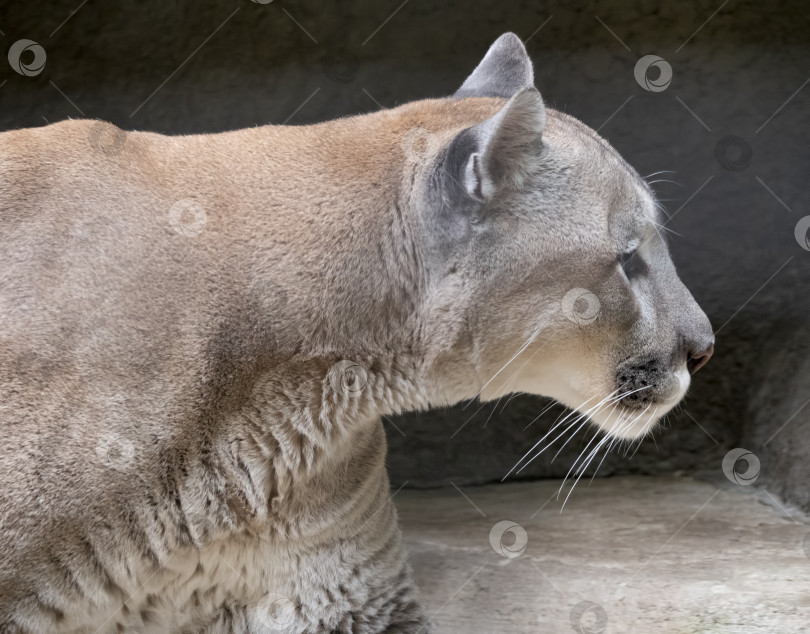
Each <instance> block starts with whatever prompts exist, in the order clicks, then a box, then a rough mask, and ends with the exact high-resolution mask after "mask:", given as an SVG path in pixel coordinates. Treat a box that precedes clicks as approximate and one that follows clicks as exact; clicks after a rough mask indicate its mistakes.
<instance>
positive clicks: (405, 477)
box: [0, 0, 810, 508]
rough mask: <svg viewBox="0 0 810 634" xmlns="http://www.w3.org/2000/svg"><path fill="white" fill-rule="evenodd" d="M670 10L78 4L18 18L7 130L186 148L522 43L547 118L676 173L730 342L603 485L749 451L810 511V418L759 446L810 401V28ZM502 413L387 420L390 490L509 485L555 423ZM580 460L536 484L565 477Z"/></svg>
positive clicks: (439, 82) (760, 14)
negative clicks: (644, 72) (662, 86)
mask: <svg viewBox="0 0 810 634" xmlns="http://www.w3.org/2000/svg"><path fill="white" fill-rule="evenodd" d="M658 4H659V3H653V2H648V1H646V0H637V1H634V2H623V1H620V0H599V1H593V2H587V1H585V0H559V1H551V2H546V3H542V2H513V3H506V2H498V1H496V0H478V1H476V2H472V3H471V2H461V1H459V0H443V1H440V2H422V1H420V0H411V1H410V2H407V3H405V4H403V3H401V2H399V1H398V0H397V1H396V2H391V3H382V4H380V3H378V4H373V3H366V2H362V1H361V0H349V1H347V2H341V3H321V2H316V1H315V0H300V1H295V2H293V1H287V0H276V1H273V2H267V3H264V2H262V1H259V2H247V1H246V0H245V1H242V2H227V3H223V2H214V1H213V0H202V1H196V2H190V1H189V2H179V1H177V2H164V1H162V0H160V1H159V0H147V1H146V2H142V3H138V4H137V5H131V6H129V7H128V8H125V7H123V5H121V6H120V7H118V8H112V6H113V5H109V4H104V3H93V2H90V3H86V4H82V5H81V6H80V8H79V9H78V10H76V11H75V13H73V12H74V9H77V6H79V3H78V2H74V1H73V0H55V1H54V2H49V3H47V4H46V3H44V2H37V1H31V0H26V1H22V0H8V1H6V2H4V3H3V4H2V6H0V31H2V33H0V42H2V45H3V49H4V55H5V52H7V51H8V50H9V48H10V47H11V45H12V43H14V42H15V41H17V40H19V39H21V38H28V39H32V40H34V41H36V42H39V43H40V44H41V45H42V46H43V47H44V48H45V50H46V52H47V63H46V66H45V69H44V71H43V72H42V73H41V74H39V75H37V76H33V77H25V76H22V75H19V74H17V73H15V72H14V71H13V70H12V69H11V66H10V65H9V64H7V63H6V61H5V59H2V60H0V129H9V128H16V127H22V126H36V125H43V124H44V123H45V122H46V121H50V122H53V121H58V120H60V119H65V118H67V117H79V116H87V117H97V118H103V119H107V120H110V121H113V122H114V123H116V124H118V125H120V126H122V127H123V128H125V129H147V130H155V131H160V132H167V133H172V134H182V133H192V132H215V131H219V130H226V129H232V128H240V127H245V126H253V125H260V124H265V123H284V122H287V123H290V124H304V123H309V122H314V121H319V120H323V119H327V118H332V117H337V116H345V115H349V114H354V113H359V112H367V111H371V110H374V109H376V108H378V107H390V106H393V105H396V104H399V103H403V102H405V101H408V100H412V99H418V98H422V97H429V96H437V95H447V94H449V93H451V92H452V91H454V90H455V88H456V87H458V86H459V85H460V84H461V82H462V81H463V80H464V78H465V76H466V75H467V74H468V73H469V72H470V70H471V69H472V68H473V67H474V66H475V64H476V63H477V61H478V60H479V58H480V57H481V56H482V55H483V53H484V52H485V51H486V49H487V47H488V45H489V44H490V43H491V42H492V41H493V40H494V39H495V38H496V37H497V36H498V35H500V34H501V33H502V32H504V31H508V30H511V31H515V32H516V33H518V35H520V36H521V37H522V38H523V39H524V40H525V41H526V42H527V48H528V51H529V53H530V54H531V56H532V58H533V59H534V62H535V74H536V78H537V81H536V83H537V85H538V87H539V88H540V90H541V92H542V93H543V95H544V97H545V99H546V101H547V102H548V104H549V105H550V106H552V107H556V108H558V109H561V110H564V111H565V112H567V113H569V114H572V115H574V116H576V117H578V118H580V119H582V120H583V121H584V122H585V123H587V124H589V125H591V126H592V127H594V128H596V129H598V130H600V132H601V134H603V135H604V136H605V137H606V138H607V139H608V140H610V141H611V143H613V144H614V145H615V146H616V147H617V148H618V149H619V151H621V152H622V153H623V154H624V155H625V156H626V157H627V159H628V160H629V161H630V162H631V163H632V164H633V165H635V166H636V167H637V168H638V170H639V171H640V173H641V174H642V175H646V174H651V173H653V172H658V171H660V170H673V171H674V173H667V174H661V175H659V176H657V177H655V178H656V179H659V178H661V179H666V180H673V181H676V182H677V184H673V183H670V182H660V183H658V184H656V188H657V189H658V191H659V195H660V197H661V198H662V199H663V200H664V201H665V204H666V205H667V207H668V208H669V210H670V213H671V214H672V215H673V216H674V217H673V219H672V221H671V223H670V224H669V227H670V228H671V229H672V230H673V231H675V232H677V234H678V235H674V236H673V238H672V251H673V256H674V259H675V261H676V263H677V264H678V265H679V268H680V271H681V275H682V277H683V279H684V281H685V282H686V284H687V286H689V288H690V289H692V291H693V293H694V295H695V296H696V298H697V299H698V301H699V302H700V303H701V304H702V305H703V306H704V308H705V309H706V311H707V312H708V314H709V316H710V318H711V319H712V322H713V323H714V324H715V326H716V328H717V329H718V333H717V351H716V354H715V358H714V359H713V360H712V362H711V363H710V364H709V365H708V366H707V367H706V368H705V369H704V370H702V371H701V372H700V374H699V375H698V376H697V380H696V382H695V383H694V387H693V388H692V389H691V393H690V396H689V398H688V400H687V401H686V402H685V404H684V405H683V407H682V408H680V409H679V410H678V411H676V412H674V413H673V414H671V415H670V417H669V420H668V423H667V427H666V428H665V429H664V430H663V431H662V432H661V433H659V434H658V435H657V438H656V443H655V444H654V443H653V442H651V441H646V442H645V443H643V445H642V446H641V448H640V449H639V451H638V453H637V454H636V455H635V458H634V459H633V460H627V459H624V458H622V457H621V456H617V457H615V458H614V457H609V458H608V459H607V460H606V461H605V464H604V465H603V467H602V470H601V472H600V473H602V474H615V473H661V472H668V471H673V470H675V469H686V470H693V469H700V468H710V467H714V466H715V465H717V464H719V463H720V461H721V460H722V458H723V456H724V454H725V452H726V451H727V450H728V449H730V448H732V447H734V446H737V445H743V446H746V445H750V447H748V448H749V449H751V450H752V451H755V452H757V451H760V450H761V451H762V465H763V479H766V477H767V478H770V479H772V480H769V481H771V482H772V483H773V485H774V486H775V487H776V489H777V490H779V491H780V492H782V493H783V494H784V495H785V496H787V497H789V498H790V499H793V500H797V501H799V502H801V503H802V504H804V505H805V508H810V499H809V498H808V495H810V494H808V492H807V491H808V489H807V486H806V485H807V482H808V476H810V467H808V464H810V462H808V460H807V459H806V455H807V454H808V452H810V433H808V430H810V407H808V408H805V409H803V410H801V411H800V412H799V413H798V414H796V416H795V418H794V419H793V420H792V422H791V423H790V425H789V426H788V427H787V428H786V429H785V431H784V432H780V433H779V434H778V435H777V437H776V438H775V439H774V440H773V441H772V442H770V443H768V444H767V446H765V445H764V444H763V443H765V441H766V440H767V439H768V438H769V437H770V436H771V434H773V433H774V432H775V431H777V429H779V426H780V425H782V423H783V422H784V420H785V419H787V418H788V417H789V416H790V415H791V414H792V413H793V412H794V411H796V410H798V408H799V406H800V405H801V404H802V403H803V402H804V401H805V400H806V399H807V398H810V373H809V372H808V368H807V365H806V363H804V362H803V359H805V358H806V352H807V351H806V347H805V342H806V341H807V339H806V335H807V331H806V330H804V326H805V324H806V323H807V315H808V313H810V292H808V279H809V278H810V275H808V274H810V252H809V251H807V250H804V249H803V248H802V247H801V246H800V244H799V242H798V241H797V240H796V239H795V237H794V228H795V226H796V223H797V221H798V220H799V219H800V218H802V217H803V216H806V215H808V214H810V211H809V209H810V201H809V200H808V197H807V186H806V182H807V175H808V169H809V168H810V126H808V115H807V113H808V105H810V86H808V84H807V79H808V67H807V59H808V53H809V52H810V39H808V37H807V33H808V32H810V13H808V11H807V8H806V6H805V3H803V2H801V1H800V0H789V1H783V2H777V3H762V2H755V1H753V0H735V1H734V2H730V3H721V2H718V1H715V0H687V1H685V2H678V3H666V4H665V5H664V6H658ZM647 54H657V55H660V56H661V57H662V58H664V59H665V60H667V62H668V63H669V64H670V65H671V67H672V69H673V79H672V82H671V84H670V85H669V86H668V87H667V88H666V90H664V91H661V92H651V91H647V90H645V89H644V88H642V86H641V85H640V84H639V83H637V82H636V79H635V78H634V73H633V71H634V67H635V65H636V62H637V60H638V59H639V58H640V57H641V56H643V55H647ZM651 77H652V76H651ZM652 78H653V79H654V77H652ZM729 137H739V138H740V139H741V141H739V142H736V143H729ZM732 140H733V139H732ZM749 150H750V156H749ZM802 355H804V356H802ZM493 405H494V404H490V405H487V406H485V407H484V408H483V409H482V410H481V411H480V412H479V413H478V414H477V415H476V417H474V418H473V419H472V420H470V421H469V422H467V424H466V425H465V426H464V428H463V429H461V431H458V433H456V432H457V430H458V429H459V428H460V427H461V425H462V424H463V423H465V422H466V421H467V420H468V418H469V416H470V414H472V413H473V412H474V411H476V410H477V409H478V405H477V404H474V405H472V406H470V407H468V408H467V409H462V408H461V407H458V408H453V409H450V410H445V411H439V412H431V413H426V414H418V415H408V416H405V417H402V418H397V419H393V421H392V423H393V424H390V423H387V425H388V428H389V441H390V448H391V456H390V460H389V463H390V468H391V473H392V479H393V480H394V481H395V482H396V483H404V482H407V483H408V486H432V485H436V484H441V483H444V484H447V483H449V481H450V480H451V479H452V480H453V481H454V482H457V483H472V482H488V481H494V480H498V479H499V478H500V477H501V476H503V475H504V474H505V473H506V472H507V471H508V470H509V468H510V467H511V466H512V465H513V464H514V462H515V461H516V460H517V459H518V458H519V457H520V456H522V455H523V453H524V451H525V450H527V449H528V448H529V447H530V446H531V445H533V444H534V442H535V441H536V440H537V439H538V438H539V437H540V434H541V433H542V432H543V431H544V430H545V429H546V428H548V426H549V425H550V424H551V422H552V420H553V417H554V416H556V414H557V413H558V412H559V410H558V409H556V408H554V409H552V410H550V411H549V412H548V414H547V415H545V416H543V417H542V418H541V420H539V421H537V422H536V423H534V424H533V425H531V426H529V427H528V428H527V425H528V424H529V422H530V421H531V420H532V419H533V418H534V417H535V415H536V414H537V413H539V412H540V411H541V410H542V409H543V407H544V406H545V403H544V402H543V401H542V400H540V399H536V398H530V397H526V398H515V399H513V400H511V401H510V402H509V404H508V405H507V406H506V407H505V408H504V409H503V411H501V406H502V405H504V403H501V404H499V405H498V408H497V411H494V413H493V410H494V408H493ZM487 421H488V422H487ZM394 425H396V426H397V427H399V428H400V430H401V431H402V434H400V433H399V432H397V431H396V430H395V428H394ZM581 446H582V445H581V444H579V443H578V441H576V440H575V441H572V442H571V443H569V446H567V447H566V449H565V451H564V452H563V454H562V455H561V457H560V458H559V459H558V460H557V461H555V462H553V463H552V462H550V461H549V460H548V459H541V460H538V461H536V462H534V463H532V465H530V467H529V468H527V469H526V470H525V471H524V472H523V473H522V474H521V476H522V477H528V478H536V477H553V476H561V475H563V474H564V473H565V471H567V468H568V466H569V465H570V464H571V462H572V461H573V459H574V456H575V452H576V451H578V450H579V449H580V448H581Z"/></svg>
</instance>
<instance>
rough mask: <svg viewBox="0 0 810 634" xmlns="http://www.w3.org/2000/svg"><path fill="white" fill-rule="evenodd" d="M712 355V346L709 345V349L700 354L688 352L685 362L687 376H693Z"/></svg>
mask: <svg viewBox="0 0 810 634" xmlns="http://www.w3.org/2000/svg"><path fill="white" fill-rule="evenodd" d="M712 354H714V344H710V345H709V347H708V348H706V349H704V350H703V351H702V352H698V353H694V352H689V357H688V358H687V360H686V367H687V369H688V370H689V374H694V373H695V372H697V371H698V370H700V368H702V367H703V366H704V365H706V364H707V363H708V362H709V359H711V358H712Z"/></svg>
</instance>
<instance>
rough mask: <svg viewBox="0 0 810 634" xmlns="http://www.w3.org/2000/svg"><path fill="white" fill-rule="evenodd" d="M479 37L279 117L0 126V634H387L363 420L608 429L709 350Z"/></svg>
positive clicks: (624, 184)
mask: <svg viewBox="0 0 810 634" xmlns="http://www.w3.org/2000/svg"><path fill="white" fill-rule="evenodd" d="M533 84H534V79H533V69H532V64H531V61H530V59H529V57H528V55H527V53H526V50H525V48H524V46H523V44H522V43H521V42H520V40H519V39H518V38H517V37H516V36H515V35H513V34H509V33H507V34H505V35H503V36H501V37H500V38H499V39H498V40H497V41H496V42H495V43H494V44H493V45H492V47H491V48H490V50H489V52H488V53H487V54H486V56H485V57H484V58H483V60H482V61H481V62H480V63H479V65H478V66H477V67H476V68H475V70H474V72H473V73H472V74H471V75H470V76H469V77H468V78H467V79H466V81H465V82H464V83H463V84H462V86H461V87H460V89H459V90H458V91H457V92H456V93H455V94H454V95H452V96H451V97H448V98H441V99H427V100H423V101H417V102H413V103H407V104H405V105H402V106H399V107H396V108H391V109H384V110H381V111H379V112H374V113H371V114H365V115H362V116H355V117H348V118H343V119H339V120H335V121H330V122H327V123H321V124H317V125H309V126H300V127H298V126H275V125H268V126H264V127H256V128H250V129H246V130H237V131H231V132H225V133H219V134H202V135H191V136H180V137H172V136H163V135H160V134H152V133H147V132H125V131H123V130H120V129H118V128H116V127H114V126H112V125H110V124H107V123H103V122H99V121H84V120H78V121H74V120H69V121H63V122H61V123H56V124H53V125H48V126H45V127H42V128H36V129H23V130H14V131H7V132H4V133H2V134H0V425H2V434H3V441H2V444H0V553H2V556H1V557H0V631H2V632H26V633H27V632H35V633H40V632H76V633H78V632H116V631H118V632H123V631H126V632H161V633H164V632H206V633H209V634H210V633H214V632H222V633H225V632H239V633H246V632H273V631H280V632H294V633H304V632H353V633H370V632H418V631H426V630H427V629H428V628H429V627H430V623H429V622H428V619H426V617H425V616H424V613H423V612H422V611H421V610H420V607H419V603H418V597H417V594H416V590H415V588H414V586H413V583H412V577H411V571H410V568H409V565H408V562H407V558H406V554H405V552H404V551H403V547H402V538H401V534H400V532H399V529H398V527H397V519H396V511H395V508H394V505H393V503H392V501H391V495H390V488H389V482H388V477H387V475H386V471H385V455H386V444H385V435H384V432H383V427H382V424H381V422H380V421H381V419H380V417H381V415H387V414H394V413H397V412H401V411H404V410H415V409H417V410H418V409H424V408H428V407H433V406H441V405H446V404H452V403H457V402H459V401H461V400H464V399H470V398H474V397H476V396H477V397H479V398H481V399H494V398H498V397H500V396H502V395H504V394H507V393H511V392H515V391H522V392H528V393H531V394H539V395H544V396H548V397H552V398H554V399H557V400H558V401H560V402H561V403H563V404H565V405H567V406H569V407H571V408H574V409H575V410H578V411H579V412H581V413H582V414H585V415H587V417H588V418H589V419H590V420H591V421H592V423H593V424H594V425H596V426H598V427H599V428H601V429H602V430H604V432H605V434H606V435H607V436H608V437H611V438H637V437H640V436H641V435H643V434H645V433H647V432H648V431H649V430H650V429H652V428H653V427H655V425H656V423H657V421H658V420H659V419H660V418H661V416H663V415H664V414H665V413H666V412H667V411H668V410H669V409H670V408H671V407H672V406H674V405H675V404H676V403H677V402H678V401H679V399H680V398H681V397H682V396H683V395H684V394H685V392H686V389H687V388H688V386H689V381H690V370H691V371H694V370H696V369H697V368H699V367H700V366H701V365H702V364H703V363H705V362H706V360H708V357H709V356H710V354H711V352H712V348H713V341H714V337H713V334H712V329H711V327H710V324H709V322H708V319H707V317H706V316H705V314H704V313H703V312H702V311H701V310H700V308H699V307H698V305H697V304H696V302H695V300H694V299H693V298H692V296H691V295H690V293H689V291H688V290H687V289H686V288H685V287H684V285H683V284H682V283H681V281H680V280H679V278H678V277H677V274H676V272H675V269H674V266H673V263H672V260H671V259H670V256H669V254H668V247H667V245H666V242H665V241H664V239H663V237H662V232H661V230H660V226H659V225H660V224H661V223H662V222H663V219H662V216H661V215H660V214H661V211H660V210H659V208H658V207H657V204H656V200H655V197H654V194H653V192H652V191H651V189H650V188H649V187H648V185H647V183H646V182H645V181H644V180H643V179H642V178H640V177H639V175H638V174H637V173H636V172H635V171H634V170H633V169H632V168H631V167H630V166H629V165H628V164H627V163H625V161H624V160H622V158H621V157H620V156H619V155H618V154H617V153H616V151H615V150H613V149H612V148H611V147H610V145H608V143H607V142H606V141H604V140H603V139H602V138H600V137H599V136H598V135H597V134H596V133H595V132H594V131H593V130H591V129H590V128H588V127H587V126H585V125H583V124H582V123H580V122H578V121H577V120H576V119H574V118H572V117H570V116H567V115H565V114H562V113H559V112H555V111H553V110H551V109H547V108H546V107H545V106H544V104H543V100H542V99H541V97H540V94H539V93H538V91H537V89H536V88H535V87H534V85H533Z"/></svg>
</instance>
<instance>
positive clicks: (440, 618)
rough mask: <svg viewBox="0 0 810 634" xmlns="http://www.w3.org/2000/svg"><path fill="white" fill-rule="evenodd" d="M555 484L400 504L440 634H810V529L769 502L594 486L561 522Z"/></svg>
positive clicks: (712, 485)
mask: <svg viewBox="0 0 810 634" xmlns="http://www.w3.org/2000/svg"><path fill="white" fill-rule="evenodd" d="M559 484H560V483H559V482H558V481H555V480H543V481H538V482H531V483H517V484H508V485H488V486H484V487H465V488H462V489H460V490H458V489H454V488H452V487H450V488H445V489H433V490H430V491H415V490H408V489H405V490H402V491H400V492H399V493H398V494H397V496H396V497H395V501H396V504H397V507H398V509H399V513H400V521H401V524H402V527H403V531H404V534H405V541H406V544H407V547H408V549H409V552H410V557H411V561H412V565H413V567H414V571H415V576H416V580H417V583H418V584H419V587H420V591H421V594H422V601H423V604H424V605H425V608H426V611H427V613H428V614H431V615H432V621H433V623H434V627H435V630H436V632H437V633H438V634H442V633H445V632H446V633H448V634H449V633H456V632H477V633H481V634H485V633H487V634H488V633H493V634H496V633H497V634H507V633H508V634H520V633H524V632H525V633H527V634H528V633H529V632H531V633H537V632H541V633H554V634H557V633H563V632H579V633H580V634H584V633H587V634H598V633H602V632H605V633H618V632H623V633H631V634H637V633H638V634H646V633H649V632H656V633H661V634H686V633H695V634H697V633H700V634H702V633H706V632H712V633H715V634H743V633H744V634H752V633H754V632H761V633H762V634H773V633H776V632H780V633H781V632H785V633H787V632H810V524H808V523H807V517H806V516H803V515H801V514H800V513H799V512H798V511H796V510H795V509H793V508H786V507H784V506H780V505H779V504H778V503H776V500H775V498H773V497H771V496H770V495H769V493H768V492H767V491H766V490H762V489H758V488H757V487H747V486H739V485H732V484H731V483H730V482H728V481H727V480H725V479H722V480H717V479H715V480H714V481H698V480H694V479H691V478H683V477H672V476H670V477H651V476H647V477H637V476H629V477H618V478H598V479H596V480H594V482H593V484H592V485H591V486H590V487H589V486H587V483H586V482H580V483H579V485H578V486H577V488H576V489H575V491H574V493H573V494H572V496H571V498H570V499H569V500H568V503H567V504H566V506H565V509H564V510H563V511H562V513H561V512H560V505H561V502H562V498H561V499H560V501H559V502H558V501H557V500H556V498H555V494H556V491H557V489H558V487H559ZM566 488H567V487H566ZM465 496H466V497H465ZM503 521H509V522H511V523H514V524H517V527H516V528H514V529H513V531H517V533H518V535H516V534H515V532H509V531H507V532H504V533H503V534H502V537H501V533H500V530H498V529H497V528H496V527H497V526H498V524H499V523H500V522H503ZM521 531H525V533H523V534H525V542H523V541H519V537H520V533H521ZM493 534H494V536H493ZM491 541H493V542H494V544H495V547H493V546H492V544H491ZM521 545H522V546H523V547H522V548H521ZM495 548H499V549H502V552H503V553H505V554H507V555H517V556H512V557H510V556H504V555H502V554H500V553H499V552H496V550H495ZM577 628H579V629H577Z"/></svg>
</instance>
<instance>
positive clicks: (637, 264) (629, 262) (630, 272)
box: [617, 249, 647, 279]
mask: <svg viewBox="0 0 810 634" xmlns="http://www.w3.org/2000/svg"><path fill="white" fill-rule="evenodd" d="M617 260H618V262H619V265H620V266H621V267H622V270H623V271H624V274H625V275H626V276H627V279H633V278H634V277H636V276H638V275H643V274H644V273H645V272H646V271H647V265H646V264H645V262H644V260H643V259H642V258H641V256H640V255H639V253H638V249H631V250H630V251H627V252H626V253H620V254H619V256H618V258H617Z"/></svg>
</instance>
